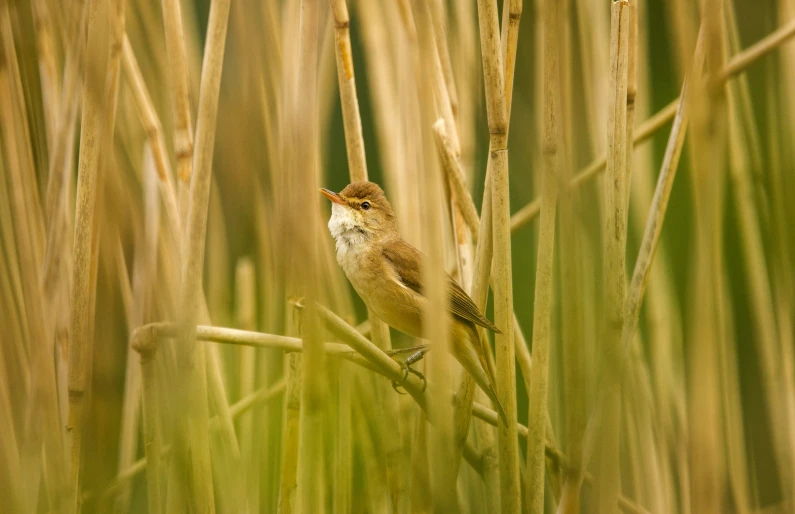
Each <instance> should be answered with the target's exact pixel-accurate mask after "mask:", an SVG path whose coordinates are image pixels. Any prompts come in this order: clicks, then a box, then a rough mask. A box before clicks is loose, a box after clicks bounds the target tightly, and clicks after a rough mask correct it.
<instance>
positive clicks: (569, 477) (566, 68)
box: [528, 6, 603, 514]
mask: <svg viewBox="0 0 795 514" xmlns="http://www.w3.org/2000/svg"><path fill="white" fill-rule="evenodd" d="M580 7H581V8H584V6H580ZM546 9H547V10H548V9H551V6H547V7H546ZM560 14H562V15H563V19H562V20H561V22H562V23H563V24H564V26H565V27H568V26H569V23H568V19H569V16H568V12H564V13H560ZM581 17H582V13H581ZM588 25H589V26H588V29H585V30H583V32H584V34H583V35H582V36H581V37H582V38H585V37H587V36H586V35H587V34H591V32H592V27H591V23H590V22H589V23H588ZM565 32H566V36H565V40H566V41H567V42H568V41H569V40H570V37H569V35H568V30H566V31H565ZM567 48H568V45H567ZM570 53H571V52H570V50H569V51H568V52H566V56H565V58H564V59H562V61H563V63H560V64H558V67H561V64H562V68H563V70H561V78H563V80H564V83H565V86H564V87H563V88H556V90H557V89H563V90H564V91H565V96H564V97H563V98H562V99H561V100H560V103H561V107H562V109H560V110H561V111H562V112H564V113H566V114H565V116H564V123H563V126H562V127H561V128H562V134H561V135H558V134H553V135H552V136H553V137H556V138H558V139H559V140H561V141H563V142H564V144H563V152H562V153H563V155H562V156H561V160H562V165H560V166H559V167H558V169H559V174H558V175H557V176H556V177H554V178H552V177H550V178H551V179H552V180H555V182H556V184H557V185H558V186H559V187H560V188H561V193H560V198H559V203H560V205H559V208H558V211H559V213H560V215H559V217H560V231H561V234H565V237H560V239H559V246H560V251H559V260H560V267H561V271H560V277H561V285H560V289H561V296H562V300H561V310H562V313H561V317H562V319H563V320H565V321H563V322H562V323H561V325H562V326H561V328H560V331H561V341H560V344H561V349H560V354H561V357H560V358H561V360H562V368H563V370H562V371H563V381H562V382H563V401H564V405H565V412H566V416H565V420H564V421H565V423H564V436H563V438H564V439H563V440H564V444H565V448H566V451H567V453H568V465H567V466H566V469H565V470H563V473H564V477H565V481H564V484H563V490H562V492H561V498H560V506H559V509H558V512H559V513H560V514H576V513H578V512H579V510H580V488H581V486H582V480H583V475H584V469H583V463H582V460H583V458H582V457H583V455H582V454H583V448H582V439H583V433H584V430H585V421H586V420H585V416H586V405H585V401H586V382H585V381H586V377H587V375H586V370H587V367H586V362H587V356H586V352H587V351H588V350H589V349H590V346H589V345H588V346H587V345H586V337H585V326H584V313H585V310H586V309H585V306H586V305H587V302H586V300H585V298H586V297H587V296H586V295H585V294H583V287H584V284H585V281H584V279H583V275H584V273H587V271H584V270H585V269H587V267H588V264H585V265H583V256H584V255H585V253H584V252H583V251H582V246H583V241H584V239H585V238H584V235H585V234H586V233H587V227H585V226H584V223H583V221H582V220H581V218H580V217H581V216H584V214H585V213H584V210H585V208H584V207H583V195H581V194H580V193H579V191H577V190H575V189H573V188H569V187H565V184H568V183H569V181H570V180H571V178H572V175H573V171H574V167H573V163H572V160H573V157H572V155H573V153H574V152H575V148H574V147H573V141H572V138H573V135H572V132H573V130H574V126H576V124H575V123H573V120H572V117H571V110H572V109H571V103H572V100H573V99H572V97H571V95H572V93H571V88H572V84H571V75H572V73H573V71H574V70H573V69H572V66H571V64H570V63H571V56H570V55H569V54H570ZM591 53H592V49H591V48H590V47H588V48H587V50H586V51H585V52H584V53H583V66H584V67H585V61H586V59H588V57H589V56H590V54H591ZM589 64H590V63H589ZM583 71H585V70H583ZM552 78H553V79H554V77H552ZM591 85H593V84H591ZM584 89H585V90H586V91H587V90H588V86H585V87H584ZM545 94H550V95H554V91H546V90H545ZM586 94H593V91H587V92H586ZM553 100H555V99H554V98H553ZM545 119H546V118H545ZM556 128H557V127H556ZM558 139H556V141H557V140H558ZM602 144H603V143H602ZM553 172H554V170H553ZM544 180H547V178H546V177H543V178H542V184H543V181H544ZM542 187H543V186H542ZM542 202H543V197H542ZM542 206H543V203H542ZM553 222H554V221H553ZM541 223H542V230H543V227H544V225H543V223H544V217H543V213H542V218H541ZM552 230H554V228H553V229H552ZM539 254H540V251H539ZM539 261H540V256H539ZM542 279H543V280H547V279H546V278H545V277H543V276H539V277H538V278H537V279H536V280H542ZM542 284H543V282H537V283H536V291H538V287H539V286H540V285H542ZM536 305H538V304H536ZM537 308H538V306H536V309H537ZM547 323H548V321H547ZM533 327H534V331H535V323H534V325H533ZM533 347H534V350H533V353H534V354H535V353H536V350H535V347H536V346H535V342H534V343H533ZM528 390H529V391H532V390H533V385H532V382H531V383H530V385H529V387H528ZM531 405H532V404H531ZM547 412H549V408H548V409H547ZM547 419H549V418H547ZM548 423H549V421H548ZM530 426H531V422H530V420H528V429H530ZM531 433H532V432H531ZM551 436H552V434H551V433H550V431H549V429H547V438H548V439H551ZM536 465H537V464H536ZM529 469H530V468H528V470H529ZM550 478H553V477H550Z"/></svg>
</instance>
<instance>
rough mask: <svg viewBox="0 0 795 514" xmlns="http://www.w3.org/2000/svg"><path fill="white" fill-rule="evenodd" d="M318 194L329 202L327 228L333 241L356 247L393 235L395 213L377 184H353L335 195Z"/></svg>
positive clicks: (329, 193) (324, 191)
mask: <svg viewBox="0 0 795 514" xmlns="http://www.w3.org/2000/svg"><path fill="white" fill-rule="evenodd" d="M320 192H321V193H323V195H324V196H325V197H326V198H328V199H329V200H331V219H330V220H329V222H328V228H329V231H330V232H331V235H332V236H333V237H334V239H337V240H339V239H340V238H344V239H346V240H347V242H349V243H357V242H364V241H367V240H371V239H378V238H381V237H384V236H388V235H391V234H393V233H394V232H396V231H397V223H396V222H395V213H394V212H393V211H392V206H391V205H390V204H389V200H387V199H386V196H385V195H384V191H383V190H382V189H381V188H380V187H378V184H376V183H374V182H353V183H352V184H348V185H347V186H346V187H345V189H343V190H342V191H340V192H339V193H335V192H333V191H329V190H328V189H321V190H320Z"/></svg>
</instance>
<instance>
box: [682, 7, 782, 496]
mask: <svg viewBox="0 0 795 514" xmlns="http://www.w3.org/2000/svg"><path fill="white" fill-rule="evenodd" d="M721 4H722V2H721V1H720V0H718V1H708V2H705V4H704V5H703V8H704V10H703V17H702V19H703V21H702V33H703V40H704V55H705V64H706V69H707V71H708V74H709V75H708V76H707V77H705V78H704V79H703V80H702V79H701V77H700V75H699V74H698V73H694V75H693V77H692V79H693V82H692V84H693V93H694V96H693V98H694V101H693V104H692V107H693V109H692V118H691V119H692V137H693V139H692V142H693V153H692V155H691V160H692V165H693V168H692V169H693V170H694V173H693V176H692V187H693V196H694V199H695V202H694V203H695V205H694V207H695V208H694V214H695V217H696V226H695V229H696V230H695V256H694V258H693V261H694V263H693V264H694V272H695V275H696V276H695V279H694V283H693V290H692V291H691V302H693V303H692V304H691V309H692V310H693V317H692V320H693V322H692V323H691V325H690V326H689V327H688V329H689V330H688V333H687V336H688V341H687V343H688V345H687V348H688V353H687V358H688V360H689V361H690V362H698V363H699V366H698V369H695V368H692V367H691V368H689V369H688V386H689V393H690V394H689V395H688V400H687V413H688V417H689V418H690V419H692V420H696V419H698V421H699V422H698V423H691V424H690V426H689V427H688V429H689V433H688V438H689V444H690V448H689V450H690V451H689V457H690V472H691V475H690V483H691V489H692V493H691V494H692V496H691V505H692V508H693V510H694V511H697V512H700V511H708V510H709V511H712V510H721V509H722V505H723V504H724V502H725V500H724V498H725V497H726V496H725V493H726V491H725V490H724V487H725V476H724V473H725V468H724V462H723V458H722V454H723V452H724V450H723V448H725V446H724V445H725V441H724V440H723V438H722V436H723V434H722V431H721V430H720V427H721V424H722V419H721V416H722V414H723V413H722V412H721V410H720V401H721V399H720V397H719V391H720V389H719V388H720V378H719V363H718V353H719V352H718V349H717V345H718V344H719V343H720V342H721V341H724V333H723V331H724V330H725V328H726V324H725V321H724V319H725V316H726V315H727V313H725V312H724V311H723V307H724V305H723V301H722V300H721V298H722V297H723V295H724V294H725V292H726V290H725V285H724V283H723V278H724V268H723V248H724V246H723V223H724V212H725V211H724V205H723V203H724V200H723V196H724V185H725V175H724V174H725V165H726V161H725V159H724V156H725V150H726V148H725V144H726V141H725V137H726V133H725V130H724V126H725V122H726V96H725V90H724V85H723V84H724V83H723V82H722V81H720V80H719V79H716V78H717V77H719V72H720V70H721V68H722V65H723V60H724V49H723V42H724V36H723V26H722V25H723V16H722V13H721V9H722V5H721ZM679 31H680V39H683V40H686V39H687V37H688V36H689V35H690V32H691V31H690V30H689V27H687V26H680V27H679ZM768 372H772V370H768ZM691 388H692V389H691ZM770 399H772V398H771V397H770V396H768V400H770Z"/></svg>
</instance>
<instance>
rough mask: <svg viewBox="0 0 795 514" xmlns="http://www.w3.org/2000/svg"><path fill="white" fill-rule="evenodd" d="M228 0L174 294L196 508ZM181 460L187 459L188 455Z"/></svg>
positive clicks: (216, 17) (211, 43)
mask: <svg viewBox="0 0 795 514" xmlns="http://www.w3.org/2000/svg"><path fill="white" fill-rule="evenodd" d="M229 4H230V2H229V0H215V1H214V2H213V3H212V5H211V7H210V17H209V21H208V29H207V43H206V46H205V53H204V60H203V64H202V79H201V82H202V87H201V95H200V98H199V112H198V120H197V123H196V149H197V151H196V152H195V153H194V162H193V171H194V173H193V175H192V179H191V191H190V208H189V212H188V223H187V227H186V234H185V238H184V239H183V243H182V251H181V255H182V274H181V275H182V281H181V282H182V284H181V287H180V293H179V304H178V305H179V309H178V311H179V312H178V316H179V322H180V325H181V326H182V327H184V330H183V332H182V333H181V334H180V336H179V338H178V345H177V354H178V363H179V376H180V377H181V378H180V380H179V384H178V386H177V387H178V389H179V391H178V394H179V397H180V398H181V399H182V402H183V406H184V408H185V411H186V412H185V414H186V416H185V417H184V419H183V420H181V425H182V429H181V437H180V438H179V439H180V440H182V439H183V438H185V439H184V440H182V442H181V443H180V446H181V448H180V454H181V456H182V457H183V458H185V459H187V458H188V446H190V461H189V462H190V466H191V473H190V476H191V480H192V481H193V488H192V493H193V494H192V495H191V503H192V505H193V506H194V508H196V509H197V510H199V511H201V512H213V511H214V510H215V505H214V494H213V483H212V471H211V467H210V446H209V444H210V443H209V437H208V434H207V430H206V420H207V419H208V406H207V383H206V377H205V370H204V362H203V361H204V357H203V349H201V348H200V349H199V350H198V351H197V350H196V345H195V326H196V320H197V318H198V316H199V303H200V297H201V289H202V287H201V284H202V270H203V265H204V242H205V237H206V232H207V210H208V204H209V199H210V184H211V181H212V156H213V147H214V139H215V129H216V116H217V111H218V90H219V87H220V83H221V71H222V67H223V55H224V47H225V43H226V29H227V22H228V18H229ZM185 462H188V461H187V460H186V461H185Z"/></svg>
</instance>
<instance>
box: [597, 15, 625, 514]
mask: <svg viewBox="0 0 795 514" xmlns="http://www.w3.org/2000/svg"><path fill="white" fill-rule="evenodd" d="M610 14H611V16H610V21H611V24H610V27H611V31H610V32H611V38H610V72H611V74H610V88H609V97H608V132H607V167H606V174H607V178H606V180H605V212H606V216H605V225H604V231H603V234H604V238H605V246H604V252H605V259H604V262H605V277H606V278H605V282H606V285H605V288H606V291H605V311H604V316H605V318H606V333H605V338H604V340H603V343H602V356H603V359H604V360H603V363H602V370H601V372H602V374H603V376H604V379H605V380H604V384H605V388H606V390H605V394H604V398H605V403H604V404H603V408H604V413H602V414H601V415H600V416H601V418H602V419H603V421H602V423H601V426H600V428H598V429H597V430H598V432H599V438H600V445H599V482H600V484H599V487H598V489H597V500H596V501H597V509H598V512H603V513H606V512H610V511H612V510H614V509H615V505H616V500H617V497H618V495H619V492H620V489H621V484H620V470H619V460H618V459H619V430H620V426H621V425H620V419H621V400H620V381H619V380H620V379H618V378H617V377H616V376H615V375H614V374H613V373H612V372H611V371H612V370H610V369H609V368H608V367H609V366H610V365H611V363H615V362H617V361H616V359H617V358H618V357H619V356H620V352H621V331H622V328H623V326H624V299H625V297H626V279H625V269H626V244H627V201H628V200H627V194H628V188H627V185H628V182H627V180H628V179H627V174H628V169H627V81H628V76H627V73H628V68H629V62H628V47H629V32H630V4H629V2H628V1H626V0H619V1H616V2H613V3H612V5H611V13H610Z"/></svg>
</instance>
